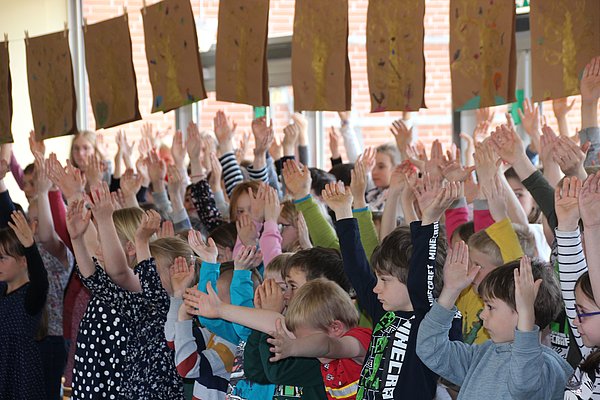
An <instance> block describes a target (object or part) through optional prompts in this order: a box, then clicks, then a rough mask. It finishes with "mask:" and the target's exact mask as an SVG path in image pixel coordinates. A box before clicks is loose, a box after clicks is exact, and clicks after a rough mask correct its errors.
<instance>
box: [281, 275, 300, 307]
mask: <svg viewBox="0 0 600 400" xmlns="http://www.w3.org/2000/svg"><path fill="white" fill-rule="evenodd" d="M285 283H286V285H287V289H286V291H285V293H284V294H283V298H284V300H285V301H286V304H290V301H292V299H293V298H294V295H295V294H296V292H297V291H298V289H300V288H301V287H302V285H304V284H305V283H306V272H304V271H302V270H300V269H299V268H295V267H292V268H290V270H289V272H288V275H287V276H286V277H285Z"/></svg>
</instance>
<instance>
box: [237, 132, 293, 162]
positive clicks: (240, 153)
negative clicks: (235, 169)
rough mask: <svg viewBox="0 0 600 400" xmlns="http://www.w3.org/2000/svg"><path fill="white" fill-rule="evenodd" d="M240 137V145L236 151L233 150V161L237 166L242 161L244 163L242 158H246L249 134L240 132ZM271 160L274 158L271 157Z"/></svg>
mask: <svg viewBox="0 0 600 400" xmlns="http://www.w3.org/2000/svg"><path fill="white" fill-rule="evenodd" d="M241 136H242V137H241V139H240V145H239V146H238V148H237V149H235V159H236V160H237V162H238V164H241V163H242V161H244V157H246V153H247V152H248V142H249V141H250V132H248V131H244V132H242V134H241ZM274 142H275V140H273V143H274ZM272 145H273V144H271V146H272ZM271 155H272V154H271ZM282 157H283V156H282ZM273 158H275V157H273ZM279 158H281V157H279Z"/></svg>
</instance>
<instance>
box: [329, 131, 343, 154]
mask: <svg viewBox="0 0 600 400" xmlns="http://www.w3.org/2000/svg"><path fill="white" fill-rule="evenodd" d="M327 135H328V137H329V151H330V152H331V158H333V159H334V160H335V159H338V158H340V157H341V155H340V137H339V135H338V133H337V131H336V129H335V128H334V127H333V126H332V127H331V128H329V129H328V130H327Z"/></svg>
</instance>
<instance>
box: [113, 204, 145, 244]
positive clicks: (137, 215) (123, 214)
mask: <svg viewBox="0 0 600 400" xmlns="http://www.w3.org/2000/svg"><path fill="white" fill-rule="evenodd" d="M143 215H144V211H142V209H141V208H138V207H130V208H122V209H120V210H116V211H115V212H114V213H113V222H114V224H115V228H116V229H117V235H118V236H119V240H121V242H128V241H129V242H131V243H135V232H136V231H137V228H138V227H139V226H140V224H141V223H142V217H143Z"/></svg>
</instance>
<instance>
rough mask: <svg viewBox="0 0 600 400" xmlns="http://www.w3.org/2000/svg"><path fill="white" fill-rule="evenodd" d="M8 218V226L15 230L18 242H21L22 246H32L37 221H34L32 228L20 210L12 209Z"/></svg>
mask: <svg viewBox="0 0 600 400" xmlns="http://www.w3.org/2000/svg"><path fill="white" fill-rule="evenodd" d="M10 218H11V221H8V226H10V228H11V229H12V230H13V231H14V232H15V235H16V236H17V239H19V242H21V244H22V245H23V247H30V246H32V245H33V243H34V240H33V231H34V229H35V225H36V224H37V223H34V228H33V229H32V228H31V227H30V226H29V224H28V223H27V219H25V216H24V215H23V213H22V212H21V211H13V212H12V214H11V215H10Z"/></svg>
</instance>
